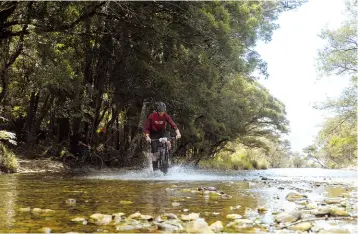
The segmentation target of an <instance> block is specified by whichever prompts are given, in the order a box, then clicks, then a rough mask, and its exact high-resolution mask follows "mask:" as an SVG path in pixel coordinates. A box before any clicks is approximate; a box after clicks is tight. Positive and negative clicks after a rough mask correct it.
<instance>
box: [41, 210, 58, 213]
mask: <svg viewBox="0 0 358 234" xmlns="http://www.w3.org/2000/svg"><path fill="white" fill-rule="evenodd" d="M42 212H43V213H47V214H48V213H54V212H55V211H54V210H51V209H44V210H42Z"/></svg>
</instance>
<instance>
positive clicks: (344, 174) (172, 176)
mask: <svg viewBox="0 0 358 234" xmlns="http://www.w3.org/2000/svg"><path fill="white" fill-rule="evenodd" d="M356 173H357V172H354V171H347V170H327V169H317V168H314V169H312V168H300V169H296V170H295V169H294V168H284V169H268V170H252V171H246V170H241V171H240V170H239V171H226V172H223V171H216V170H198V169H196V168H192V167H185V166H174V167H172V168H170V169H169V172H168V174H167V175H164V174H163V173H162V172H160V171H155V172H152V170H151V169H150V168H148V169H142V170H128V169H120V170H116V171H105V172H103V171H102V172H96V173H92V174H89V175H87V176H85V178H87V179H101V180H143V181H242V180H261V179H262V178H263V177H266V178H268V179H274V180H289V181H293V180H297V181H321V182H324V181H326V180H329V181H330V182H333V181H332V180H335V181H337V182H343V181H344V182H348V181H347V180H352V179H353V181H354V180H355V179H354V178H357V176H356V175H357V174H356Z"/></svg>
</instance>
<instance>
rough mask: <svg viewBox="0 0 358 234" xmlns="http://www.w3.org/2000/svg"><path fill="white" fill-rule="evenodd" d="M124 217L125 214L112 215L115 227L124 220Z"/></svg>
mask: <svg viewBox="0 0 358 234" xmlns="http://www.w3.org/2000/svg"><path fill="white" fill-rule="evenodd" d="M122 216H124V213H114V214H112V219H113V223H114V225H116V224H119V223H120V222H121V221H122V220H123V219H122Z"/></svg>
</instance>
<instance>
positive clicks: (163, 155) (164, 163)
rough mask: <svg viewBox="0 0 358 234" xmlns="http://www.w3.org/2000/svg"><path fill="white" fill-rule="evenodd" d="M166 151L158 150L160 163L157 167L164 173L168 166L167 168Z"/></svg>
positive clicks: (166, 171)
mask: <svg viewBox="0 0 358 234" xmlns="http://www.w3.org/2000/svg"><path fill="white" fill-rule="evenodd" d="M168 156H169V155H168V152H165V151H161V152H160V160H159V161H160V165H159V169H160V171H161V172H163V173H164V174H167V173H168V168H169V157H168Z"/></svg>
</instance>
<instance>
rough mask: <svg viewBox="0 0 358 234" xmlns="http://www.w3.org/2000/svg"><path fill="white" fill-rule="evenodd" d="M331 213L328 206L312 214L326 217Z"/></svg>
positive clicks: (319, 208)
mask: <svg viewBox="0 0 358 234" xmlns="http://www.w3.org/2000/svg"><path fill="white" fill-rule="evenodd" d="M330 212H331V210H330V208H329V207H328V206H319V207H317V209H315V210H313V211H312V214H314V215H316V216H325V215H328V214H329V213H330Z"/></svg>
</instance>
